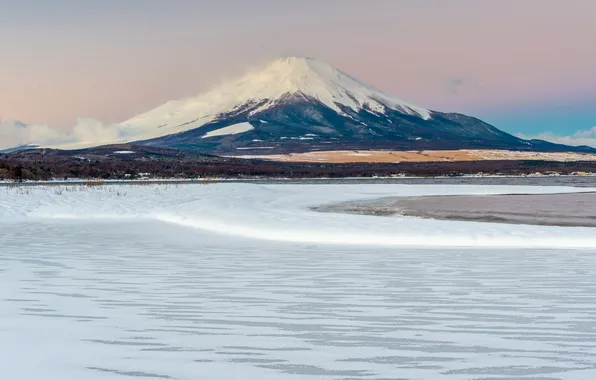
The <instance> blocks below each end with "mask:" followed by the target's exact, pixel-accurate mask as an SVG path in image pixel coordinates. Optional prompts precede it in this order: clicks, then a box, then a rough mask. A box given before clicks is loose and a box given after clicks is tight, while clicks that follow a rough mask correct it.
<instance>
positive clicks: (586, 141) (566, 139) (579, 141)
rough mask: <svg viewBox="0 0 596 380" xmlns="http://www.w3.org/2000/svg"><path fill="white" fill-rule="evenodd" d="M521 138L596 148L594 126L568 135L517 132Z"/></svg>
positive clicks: (595, 129) (595, 127)
mask: <svg viewBox="0 0 596 380" xmlns="http://www.w3.org/2000/svg"><path fill="white" fill-rule="evenodd" d="M517 136H518V137H520V138H522V139H539V140H546V141H550V142H554V143H558V144H565V145H572V146H577V145H587V146H591V147H594V148H596V126H594V127H592V128H590V129H586V130H583V131H577V132H575V133H573V134H572V135H569V136H560V135H556V134H554V133H552V132H544V133H539V134H537V135H525V134H521V133H520V134H518V135H517Z"/></svg>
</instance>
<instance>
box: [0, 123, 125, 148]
mask: <svg viewBox="0 0 596 380" xmlns="http://www.w3.org/2000/svg"><path fill="white" fill-rule="evenodd" d="M122 136H123V130H122V128H121V126H120V125H118V124H112V125H105V124H103V123H101V122H100V121H97V120H94V119H90V118H78V119H77V122H76V124H75V125H74V126H73V127H72V128H71V129H70V130H68V131H60V130H57V129H54V128H52V127H49V126H47V125H25V124H23V123H21V122H18V121H11V122H5V123H0V149H7V148H13V147H16V146H21V145H28V144H32V145H51V146H54V145H76V144H81V145H85V144H89V145H99V144H102V143H109V142H113V141H114V140H118V138H120V137H122Z"/></svg>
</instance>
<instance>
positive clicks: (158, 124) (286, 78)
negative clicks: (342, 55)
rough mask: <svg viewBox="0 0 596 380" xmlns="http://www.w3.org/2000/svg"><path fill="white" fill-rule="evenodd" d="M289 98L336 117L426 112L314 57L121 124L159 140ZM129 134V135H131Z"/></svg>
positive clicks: (282, 63)
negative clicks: (313, 102) (362, 112)
mask: <svg viewBox="0 0 596 380" xmlns="http://www.w3.org/2000/svg"><path fill="white" fill-rule="evenodd" d="M289 98H298V99H300V98H302V99H303V100H316V101H318V102H320V103H321V104H322V105H324V106H326V107H328V108H329V109H331V110H333V111H335V112H336V113H338V114H340V115H347V114H346V113H345V112H343V110H344V109H345V108H347V109H349V110H351V111H353V112H359V111H360V110H362V109H363V108H368V109H370V110H371V111H373V112H378V113H383V112H385V110H386V109H387V108H390V109H393V110H397V111H399V112H402V113H404V114H406V115H414V116H417V117H420V118H422V119H424V120H427V119H430V118H431V111H429V110H427V109H424V108H422V107H418V106H416V105H413V104H410V103H407V102H404V101H403V100H401V99H397V98H394V97H391V96H389V95H387V94H384V93H382V92H380V91H378V90H376V89H374V88H372V87H370V86H368V85H365V84H363V83H361V82H359V81H358V80H356V79H354V78H352V77H350V76H349V75H347V74H344V73H342V72H341V71H339V70H337V69H335V68H333V67H331V66H330V65H328V64H327V63H325V62H322V61H320V60H317V59H314V58H298V57H288V58H282V59H278V60H276V61H274V62H272V63H270V64H269V65H267V66H266V67H265V68H264V69H262V70H259V71H255V72H251V73H248V74H247V75H245V76H244V77H243V78H241V79H240V80H237V81H232V82H229V83H226V84H224V85H222V86H220V87H218V88H216V89H214V90H212V91H210V92H207V93H205V94H203V95H200V96H197V97H193V98H189V99H184V100H175V101H171V102H168V103H166V104H164V105H162V106H160V107H157V108H156V109H154V110H152V111H149V112H147V113H144V114H142V115H139V116H136V117H134V118H132V119H130V120H128V121H126V122H124V123H122V124H124V125H126V126H130V127H131V131H130V132H131V134H132V132H133V131H135V132H137V133H143V134H146V135H147V136H152V137H159V136H163V135H165V134H169V133H179V132H183V131H188V130H191V129H195V128H198V127H201V126H203V125H205V124H207V123H210V122H213V121H216V120H222V119H223V118H225V117H226V116H228V115H233V114H235V113H238V112H239V111H240V112H245V111H248V112H247V116H248V118H247V119H248V120H247V121H249V120H250V118H251V117H254V116H256V115H258V114H261V113H263V112H265V111H267V110H268V109H271V108H274V107H275V106H278V105H280V104H284V103H286V102H287V100H288V99H289ZM132 135H134V134H132Z"/></svg>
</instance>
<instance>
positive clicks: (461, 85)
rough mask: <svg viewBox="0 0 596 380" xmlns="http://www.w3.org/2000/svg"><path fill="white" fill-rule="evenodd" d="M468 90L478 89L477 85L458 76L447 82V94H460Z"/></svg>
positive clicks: (468, 79)
mask: <svg viewBox="0 0 596 380" xmlns="http://www.w3.org/2000/svg"><path fill="white" fill-rule="evenodd" d="M469 89H471V90H477V89H478V84H477V83H476V82H474V81H473V80H472V79H470V78H467V77H463V76H459V77H452V78H449V79H448V80H447V92H448V93H450V94H459V93H460V92H462V91H465V90H469Z"/></svg>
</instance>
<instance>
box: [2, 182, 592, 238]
mask: <svg viewBox="0 0 596 380" xmlns="http://www.w3.org/2000/svg"><path fill="white" fill-rule="evenodd" d="M81 190H83V191H81ZM589 190H594V189H590V188H583V189H578V188H571V187H556V186H551V187H525V186H523V187H522V186H515V187H507V186H433V185H428V186H427V185H362V184H358V185H257V184H240V183H229V184H223V183H222V184H209V185H188V186H178V187H176V186H169V187H160V186H140V187H139V186H119V187H118V188H117V189H116V188H111V187H90V188H86V187H80V188H77V187H73V188H72V189H71V190H68V189H67V190H66V191H60V192H57V191H55V190H52V189H50V188H48V189H44V188H31V189H28V190H27V192H26V193H23V192H22V191H21V192H19V191H18V190H15V189H6V190H4V191H3V192H2V196H1V198H0V221H8V222H10V221H16V220H22V219H23V218H36V219H45V220H51V219H77V220H80V221H86V220H98V219H105V220H118V219H121V220H133V221H134V220H159V221H162V222H167V223H171V224H175V225H180V226H185V227H190V228H195V229H199V230H202V231H207V232H210V233H214V234H218V235H223V236H226V235H227V236H237V237H243V238H251V239H260V240H269V241H281V242H284V241H285V242H294V243H315V244H342V245H376V246H379V245H384V246H421V247H529V248H572V247H573V248H593V247H596V234H595V233H594V229H592V228H562V227H551V226H527V225H516V226H513V225H504V224H492V223H474V222H455V221H438V220H422V219H416V218H407V217H401V218H400V217H395V218H378V217H374V216H361V215H342V214H321V213H317V212H314V211H312V210H310V207H311V206H317V205H323V204H329V203H334V202H344V201H354V200H360V199H375V198H379V197H386V196H421V195H454V194H507V193H517V194H520V193H528V194H544V193H563V192H578V191H589Z"/></svg>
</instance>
